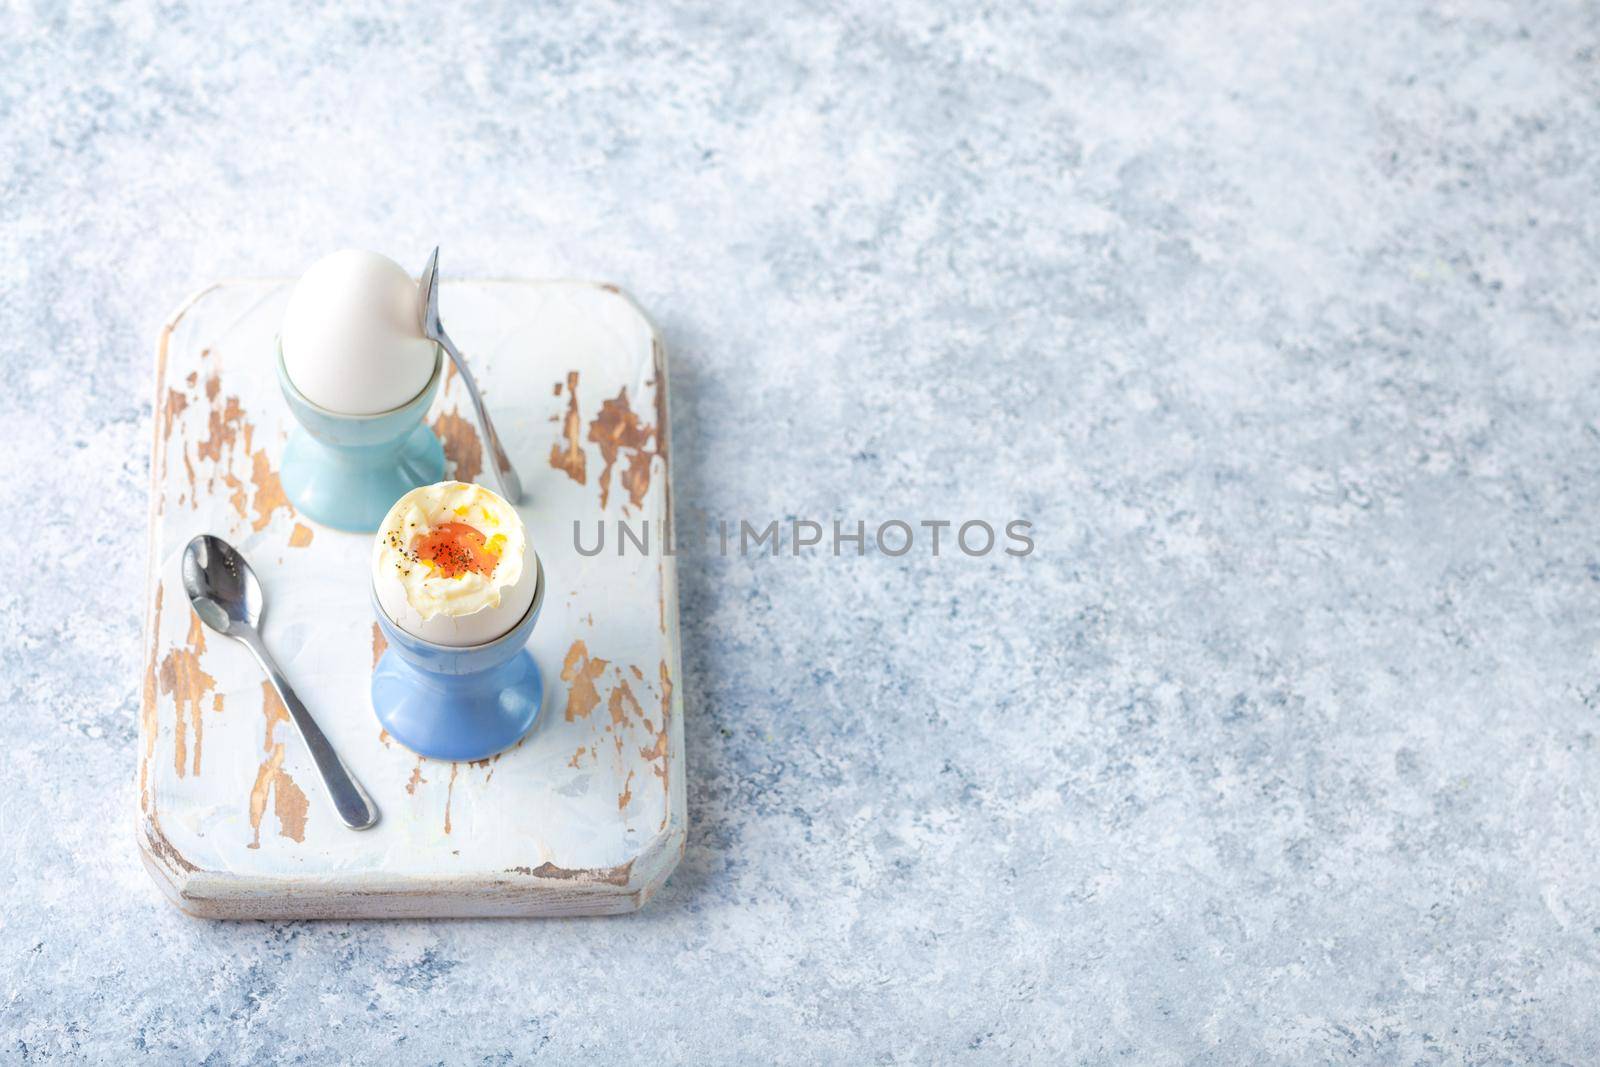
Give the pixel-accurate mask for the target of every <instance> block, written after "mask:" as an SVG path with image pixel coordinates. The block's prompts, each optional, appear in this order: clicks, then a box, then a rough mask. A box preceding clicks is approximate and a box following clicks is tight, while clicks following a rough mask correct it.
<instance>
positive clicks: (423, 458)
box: [278, 342, 444, 532]
mask: <svg viewBox="0 0 1600 1067" xmlns="http://www.w3.org/2000/svg"><path fill="white" fill-rule="evenodd" d="M443 366H444V354H443V352H442V350H440V349H439V347H438V346H437V345H435V346H434V361H433V377H431V378H429V379H428V384H427V385H425V386H423V389H422V392H420V393H418V394H417V395H416V396H415V397H414V398H413V399H412V400H410V401H409V402H407V403H405V404H402V405H401V406H400V407H397V408H392V409H390V410H388V411H383V412H379V413H378V414H376V415H341V414H339V413H338V412H334V411H329V410H328V409H326V408H322V407H318V406H317V405H316V404H313V403H312V402H311V401H309V400H307V399H306V398H305V397H304V396H303V395H301V393H300V390H298V389H296V388H295V386H294V383H293V382H291V381H290V380H289V372H288V370H287V368H285V367H284V365H283V345H282V343H281V342H280V343H279V345H278V386H279V388H281V389H282V390H283V398H284V399H285V400H286V401H288V403H289V410H290V412H291V413H293V415H294V418H295V422H296V423H298V424H299V425H297V426H296V427H295V428H294V431H293V432H292V433H291V434H290V435H289V444H288V447H286V448H285V449H284V452H283V469H282V470H281V471H280V473H279V477H280V479H281V480H282V482H283V491H284V493H285V494H286V495H287V496H288V497H289V502H290V503H292V504H293V505H294V506H295V510H296V511H299V512H300V513H301V514H303V515H307V516H309V517H310V518H312V519H314V520H315V521H317V522H320V523H321V524H322V525H324V526H332V527H333V528H334V529H336V530H353V531H357V532H371V531H373V530H376V529H377V528H378V526H379V525H380V524H381V523H382V522H383V517H384V516H385V515H387V514H388V513H389V509H390V508H391V507H393V506H394V502H395V501H396V500H399V499H400V498H401V497H403V496H405V495H406V493H408V492H410V491H411V490H413V489H415V488H416V487H417V486H419V485H432V484H433V483H434V482H437V481H442V480H443V479H444V447H443V446H442V445H440V444H439V439H438V438H437V437H435V436H434V434H433V431H432V430H430V429H428V427H426V426H424V425H423V423H422V418H423V416H424V415H426V414H427V413H428V406H429V405H430V404H432V403H433V397H434V394H435V393H437V392H438V391H439V377H440V374H441V372H442V369H443Z"/></svg>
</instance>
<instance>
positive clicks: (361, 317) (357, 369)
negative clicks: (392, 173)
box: [279, 248, 439, 415]
mask: <svg viewBox="0 0 1600 1067" xmlns="http://www.w3.org/2000/svg"><path fill="white" fill-rule="evenodd" d="M279 336H280V337H281V339H282V343H283V367H284V370H285V371H287V372H288V375H289V381H291V382H293V383H294V387H295V388H296V389H298V390H299V391H300V395H301V396H303V397H305V398H306V399H307V400H309V401H311V403H313V404H315V405H317V406H318V407H320V408H325V409H326V410H328V411H332V412H336V413H338V414H341V415H376V414H378V413H380V412H384V411H388V410H390V409H391V408H397V407H400V406H401V405H402V404H405V403H406V402H407V401H409V400H411V399H412V398H414V397H415V396H416V395H417V394H418V393H420V392H422V390H423V389H424V388H425V387H426V386H427V384H428V381H429V380H430V379H431V378H432V377H433V371H434V366H435V364H436V363H437V362H438V359H439V355H438V351H437V349H436V348H435V346H434V343H433V342H432V341H430V340H428V339H427V338H426V337H424V336H423V335H422V324H421V322H420V321H419V319H418V312H417V283H416V281H415V280H414V279H413V278H412V277H411V276H410V275H409V274H407V273H406V271H405V268H404V267H402V266H400V264H398V263H396V262H395V261H394V260H392V259H389V258H388V257H386V256H380V255H378V254H377V253H376V252H362V251H359V250H357V249H353V248H347V249H345V250H344V251H342V252H335V253H333V254H332V255H331V256H324V257H323V258H322V259H319V260H317V261H316V262H315V263H313V264H312V265H311V269H310V270H308V271H306V272H305V274H303V275H301V277H300V280H299V281H298V282H297V283H295V287H294V291H293V292H291V293H290V294H289V303H288V305H287V306H286V307H285V308H284V311H283V328H282V330H281V331H280V334H279Z"/></svg>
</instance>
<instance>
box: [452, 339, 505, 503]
mask: <svg viewBox="0 0 1600 1067" xmlns="http://www.w3.org/2000/svg"><path fill="white" fill-rule="evenodd" d="M434 339H435V340H436V341H438V342H439V344H440V345H442V346H443V347H444V350H445V351H446V352H448V353H450V359H451V360H452V361H453V362H454V363H455V365H456V371H457V372H458V373H459V374H460V375H461V381H462V383H463V384H464V385H466V387H467V395H468V396H469V397H471V398H472V410H473V411H475V412H477V414H478V425H479V426H481V427H483V436H484V437H485V438H486V439H487V440H488V443H489V455H490V458H492V459H493V460H494V462H493V463H492V464H491V466H493V467H494V473H495V478H496V480H497V481H499V483H500V495H501V496H503V497H505V498H506V499H507V500H509V501H510V502H511V503H512V504H514V505H515V504H520V503H522V479H521V478H518V477H517V472H516V470H515V469H514V468H513V467H512V466H511V458H510V457H509V456H507V455H506V450H505V447H504V446H503V445H501V444H500V434H499V433H497V432H496V431H495V428H494V422H493V420H491V419H490V418H489V409H488V408H486V407H484V406H483V396H482V395H481V394H480V393H479V392H478V383H477V382H476V381H474V380H473V377H472V371H470V370H468V369H467V361H466V360H464V359H462V358H461V353H460V352H459V351H457V350H456V346H455V345H454V344H452V343H451V342H450V338H449V336H448V335H446V334H445V332H444V331H443V330H442V329H441V330H439V331H438V334H437V336H436V337H435V338H434Z"/></svg>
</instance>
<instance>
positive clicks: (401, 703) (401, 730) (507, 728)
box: [372, 555, 544, 760]
mask: <svg viewBox="0 0 1600 1067" xmlns="http://www.w3.org/2000/svg"><path fill="white" fill-rule="evenodd" d="M533 562H534V566H535V567H537V568H538V571H537V573H536V575H535V579H534V580H535V582H536V583H537V584H536V585H535V587H534V591H533V603H532V604H530V605H529V606H528V613H527V614H526V615H524V616H523V617H522V621H521V622H519V623H517V625H516V626H515V627H514V628H513V629H512V630H511V631H510V632H509V633H507V634H506V635H505V636H503V637H498V638H496V639H495V640H493V641H490V642H488V643H487V644H482V645H471V646H468V647H466V648H452V647H450V646H448V645H436V644H434V643H433V642H431V641H423V640H421V639H420V638H416V637H413V636H411V635H410V634H408V633H406V632H405V631H404V630H402V629H400V628H399V627H398V626H396V625H395V624H394V623H393V622H391V621H390V620H389V616H388V614H387V613H386V612H385V611H384V610H383V605H382V604H380V603H379V602H378V594H377V591H376V590H374V591H373V594H372V606H373V609H374V610H375V611H376V612H377V615H378V628H379V629H380V630H382V631H383V636H384V637H385V638H386V639H387V640H388V642H389V650H388V651H387V652H385V653H384V654H383V658H382V659H380V660H378V667H377V669H376V670H375V671H373V674H372V710H373V711H374V712H376V713H377V716H378V722H380V723H381V724H382V725H383V728H384V729H385V730H387V731H388V732H389V736H390V737H392V738H394V739H395V740H396V741H398V742H400V743H401V744H402V745H404V746H405V747H407V748H409V749H410V750H411V751H413V752H415V753H416V754H417V755H419V756H426V757H428V758H429V759H439V760H481V759H488V758H489V757H490V756H492V755H494V754H495V753H497V752H504V751H505V750H506V749H508V748H510V747H511V746H512V745H514V744H516V743H517V742H518V741H519V740H521V739H522V735H523V734H526V733H527V732H528V731H529V730H530V729H531V728H532V727H533V723H534V720H536V719H537V718H538V717H539V703H540V701H541V700H542V699H543V697H544V683H543V680H542V679H541V678H540V676H539V668H538V666H537V665H536V664H535V663H534V662H533V657H532V656H531V655H529V654H528V650H527V648H526V645H527V643H528V635H530V634H531V633H533V625H534V623H536V622H538V620H539V609H540V607H542V606H543V604H544V565H543V564H542V563H540V562H539V557H538V556H537V555H535V556H534V557H533Z"/></svg>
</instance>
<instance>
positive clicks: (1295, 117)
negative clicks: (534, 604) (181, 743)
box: [0, 0, 1600, 1064]
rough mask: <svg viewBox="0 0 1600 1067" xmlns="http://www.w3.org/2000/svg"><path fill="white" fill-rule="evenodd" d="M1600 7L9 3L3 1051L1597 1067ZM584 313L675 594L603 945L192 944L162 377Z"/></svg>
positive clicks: (454, 935)
mask: <svg viewBox="0 0 1600 1067" xmlns="http://www.w3.org/2000/svg"><path fill="white" fill-rule="evenodd" d="M1597 98H1600V12H1597V10H1596V8H1595V6H1594V5H1593V4H1586V3H1572V4H1564V3H1554V2H1547V0H1530V2H1528V3H1521V4H1490V3H1478V2H1471V0H1469V2H1464V3H1457V4H1451V5H1446V6H1440V7H1437V8H1434V7H1424V6H1419V5H1416V4H1410V3H1404V4H1384V3H1377V2H1371V0H1365V2H1361V0H1345V2H1335V3H1331V4H1315V5H1297V4H1281V3H1254V4H1242V5H1241V4H1224V5H1216V6H1209V5H1200V4H1184V3H1170V4H1161V5H1153V6H1147V7H1138V8H1134V7H1131V6H1129V7H1125V6H1124V5H1119V4H1106V3H1098V4H1081V5H1054V4H1041V5H1032V4H1027V3H1007V4H992V5H984V6H968V5H960V6H957V5H949V6H944V7H939V8H933V7H921V6H918V5H914V4H910V3H905V2H900V0H890V2H887V3H857V4H853V5H850V6H848V7H845V8H841V9H837V10H835V11H833V12H832V13H821V12H818V11H816V10H813V8H812V5H802V4H791V3H788V2H784V0H779V2H772V3H762V4H759V5H737V4H706V5H701V6H697V7H693V8H666V7H662V6H654V5H653V6H651V7H650V8H648V9H638V10H635V9H631V8H627V7H624V6H621V5H612V4H607V5H604V6H586V7H583V8H582V9H580V10H577V11H567V10H564V9H562V8H558V7H556V6H545V5H512V4H507V5H503V6H494V5H490V6H476V7H472V8H467V9H463V10H461V11H459V12H455V11H445V10H443V9H442V6H441V5H433V4H406V3H399V4H397V3H381V4H380V3H359V4H341V5H330V6H329V7H328V8H326V9H319V10H313V9H311V8H301V9H298V10H295V11H288V10H285V9H284V6H283V5H277V4H256V5H238V6H236V7H235V8H234V9H233V10H231V11H223V10H220V9H219V8H217V7H216V6H213V5H205V6H200V5H196V6H193V7H191V6H188V5H186V4H182V3H175V4H157V3H151V2H147V0H136V2H134V3H130V4H126V5H120V6H118V7H116V8H115V9H109V8H108V9H101V8H100V6H99V5H96V4H90V3H82V4H72V5H67V4H53V3H45V2H42V0H40V2H32V3H30V2H28V0H21V2H19V3H13V4H11V5H9V6H7V7H6V8H5V9H4V11H3V13H0V117H3V121H0V215H3V223H0V357H3V371H4V382H5V388H4V390H3V391H0V440H3V442H4V445H5V447H4V448H3V449H0V484H3V485H4V486H5V500H6V502H7V504H8V510H9V515H10V521H9V522H8V523H7V524H6V525H5V527H4V529H3V530H0V558H4V559H5V560H6V561H7V563H8V564H9V570H10V578H9V579H8V580H6V581H3V582H0V628H3V633H4V635H5V639H4V641H3V642H0V657H3V662H0V693H3V712H0V753H3V756H0V871H3V872H4V879H3V881H0V885H3V895H0V1060H4V1061H8V1062H15V1061H19V1060H24V1061H25V1060H29V1059H39V1060H42V1059H47V1058H50V1057H53V1056H54V1057H61V1058H70V1059H76V1060H100V1061H114V1062H119V1063H120V1062H127V1061H135V1060H137V1061H150V1062H158V1063H179V1062H200V1061H202V1060H205V1061H206V1062H217V1063H224V1062H241V1063H245V1062H248V1063H262V1062H268V1061H271V1060H284V1061H294V1062H307V1063H329V1062H359V1061H370V1060H374V1059H379V1058H381V1060H382V1061H383V1062H389V1063H395V1064H400V1063H432V1062H445V1063H502V1062H513V1061H524V1060H528V1059H532V1058H534V1057H536V1056H537V1057H538V1058H539V1059H540V1060H541V1061H549V1062H612V1063H632V1062H657V1061H679V1062H691V1063H702V1062H714V1063H734V1062H743V1063H753V1062H807V1061H815V1062H841V1063H860V1062H902V1063H915V1064H925V1063H931V1062H948V1061H954V1060H964V1061H971V1062H989V1063H1013V1062H1028V1061H1032V1062H1112V1061H1116V1062H1127V1063H1138V1064H1168V1063H1174V1064H1175V1063H1186V1062H1218V1063H1236V1062H1272V1063H1283V1062H1291V1063H1321V1062H1328V1061H1335V1060H1337V1061H1345V1060H1353V1061H1357V1062H1369V1063H1384V1064H1392V1063H1413V1062H1417V1063H1434V1062H1443V1063H1457V1062H1505V1061H1516V1062H1567V1063H1594V1062H1596V1061H1597V1060H1600V1008H1597V1005H1600V742H1597V729H1600V661H1597V657H1596V647H1597V646H1596V641H1597V638H1600V623H1597V619H1600V547H1597V534H1600V369H1597V361H1596V355H1597V353H1600V315H1597V313H1596V310H1595V309H1596V300H1597V297H1600V288H1597V277H1596V275H1597V269H1600V223H1597V219H1600V214H1597V205H1600V157H1597V154H1596V146H1597V145H1600V111H1597V109H1596V100H1597ZM436 243H437V244H441V245H443V248H444V265H445V267H446V269H447V270H448V271H451V272H458V273H490V274H499V275H528V276H549V275H578V276H587V277H602V278H608V279H611V280H614V281H616V282H618V283H619V284H621V285H623V286H624V287H626V288H627V289H629V290H630V291H631V292H633V293H634V294H635V295H637V296H638V298H639V299H640V301H641V302H642V303H643V304H644V305H645V306H646V307H647V308H649V309H650V311H651V312H652V313H653V314H654V315H655V316H656V318H657V319H658V321H659V323H660V324H661V326H662V328H663V331H664V334H665V337H666V340H667V343H668V345H669V348H670V350H671V352H672V356H673V359H674V365H673V381H672V385H673V396H672V403H673V434H674V439H675V440H674V443H675V447H676V462H677V468H676V483H677V484H676V489H677V495H678V499H679V500H680V501H684V502H692V503H693V504H695V505H697V506H699V507H701V508H704V509H705V510H706V511H707V512H709V513H711V514H712V515H718V516H729V517H734V518H739V517H750V518H752V519H756V520H762V521H765V519H767V518H786V517H790V516H793V517H799V518H813V517H814V518H817V519H820V520H824V521H828V520H831V519H833V518H835V517H837V518H841V519H845V520H848V521H854V520H856V519H864V520H866V521H868V522H869V523H870V524H876V523H878V522H881V521H883V520H885V519H890V518H906V519H912V520H916V519H924V518H926V519H955V520H960V519H966V518H985V519H989V520H991V521H1005V520H1007V519H1011V518H1014V517H1022V518H1027V519H1030V520H1032V521H1033V522H1034V523H1035V528H1034V529H1035V535H1036V537H1037V544H1038V549H1037V551H1036V552H1035V553H1034V555H1033V556H1031V557H1029V558H1027V559H1023V560H1017V559H1010V558H1006V557H1003V556H995V557H989V558H985V559H968V558H965V557H962V556H961V555H960V554H959V553H950V552H949V551H948V550H946V552H945V553H944V554H942V555H941V556H940V558H938V559H933V558H931V557H930V556H929V555H928V554H927V553H926V552H925V551H922V550H920V549H919V550H917V551H914V552H912V553H910V554H908V555H907V556H905V557H902V558H898V559H894V558H886V557H884V556H882V555H879V554H877V553H875V552H874V553H872V554H869V555H868V556H867V557H866V558H863V559H859V560H858V559H854V558H845V559H834V558H833V557H832V556H831V555H822V556H811V557H805V558H801V559H798V560H797V559H794V558H787V557H786V558H779V559H738V558H730V559H722V558H718V557H716V556H715V555H713V556H711V557H709V558H705V557H702V558H698V559H694V558H686V559H684V560H682V561H681V563H680V575H681V583H682V608H683V623H684V655H685V670H686V677H685V680H684V685H685V693H686V695H687V701H688V715H687V719H686V722H687V745H688V769H689V802H690V816H691V833H690V839H689V846H688V853H687V855H686V857H685V859H684V862H683V864H682V866H681V867H680V868H679V869H678V871H677V873H676V874H675V875H674V877H673V879H672V880H671V882H670V883H669V884H668V886H667V888H666V889H665V890H664V891H663V893H662V894H661V895H660V896H659V897H658V898H657V899H656V900H654V901H653V902H652V903H651V904H650V905H649V907H648V908H647V909H646V910H645V911H644V912H643V913H641V914H639V915H638V916H636V917H633V918H629V919H622V920H616V919H613V920H604V921H565V922H545V923H528V924H520V923H502V922H438V923H421V922H413V923H392V924H385V923H329V924H282V925H209V924H206V923H203V922H198V921H195V920H191V919H188V918H185V917H184V916H182V915H180V914H179V913H178V912H176V911H175V910H173V909H172V908H171V907H170V906H169V905H167V904H166V903H164V902H163V901H162V900H161V899H160V898H159V897H158V896H157V894H156V892H155V890H154V889H153V887H152V886H151V885H150V884H149V882H148V880H147V879H146V877H145V875H144V873H143V871H142V870H141V868H140V866H139V862H138V860H137V858H136V854H135V850H134V846H133V834H132V828H133V810H134V800H133V798H132V795H131V793H132V783H133V768H134V758H135V756H134V740H135V735H136V718H137V716H136V708H137V703H138V697H139V690H140V662H141V642H140V624H141V612H142V608H143V606H142V604H141V602H140V588H141V571H142V568H143V560H144V552H145V501H146V476H147V463H148V455H149V441H150V425H149V424H150V419H151V395H150V390H151V380H152V366H151V364H152V358H151V352H152V348H153V345H154V341H155V335H156V331H157V328H158V326H159V325H160V323H161V321H162V319H163V317H164V316H165V315H166V313H167V312H168V311H169V310H171V309H172V308H173V306H174V305H176V304H177V303H178V301H179V300H180V299H181V298H182V297H183V296H184V295H185V294H186V293H188V292H189V291H191V290H193V289H195V288H196V287H198V286H200V285H202V284H204V283H207V282H209V281H212V280H214V279H217V278H220V277H226V276H236V275H259V274H293V273H295V272H297V271H299V270H300V269H303V268H304V267H305V266H306V265H307V264H309V263H310V262H311V261H312V260H313V259H314V258H316V257H317V256H318V255H320V254H321V253H323V252H326V251H328V250H330V249H332V248H335V247H338V246H341V245H358V246H365V247H370V248H374V249H378V250H381V251H384V252H387V253H389V254H391V255H394V256H397V257H400V258H402V259H404V260H405V261H406V262H408V263H413V264H416V265H418V266H420V264H421V262H422V259H423V257H424V256H425V255H426V253H427V250H428V249H430V248H431V247H432V246H433V245H434V244H436Z"/></svg>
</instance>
